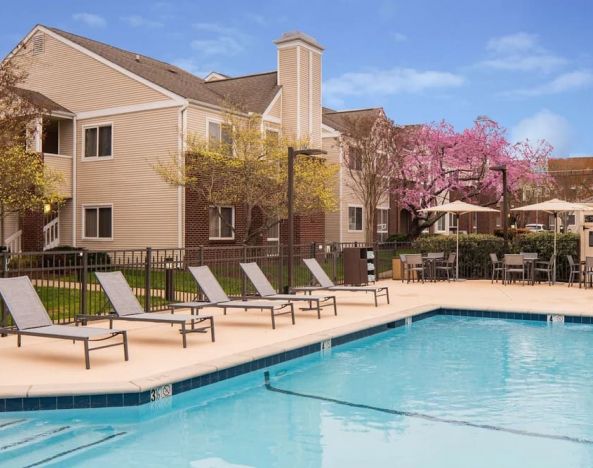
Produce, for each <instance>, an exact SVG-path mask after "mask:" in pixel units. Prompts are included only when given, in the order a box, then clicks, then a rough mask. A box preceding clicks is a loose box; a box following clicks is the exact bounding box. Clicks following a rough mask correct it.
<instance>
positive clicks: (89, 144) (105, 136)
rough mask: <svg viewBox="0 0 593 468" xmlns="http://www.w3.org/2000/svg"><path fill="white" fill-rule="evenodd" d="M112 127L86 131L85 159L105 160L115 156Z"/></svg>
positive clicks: (88, 128)
mask: <svg viewBox="0 0 593 468" xmlns="http://www.w3.org/2000/svg"><path fill="white" fill-rule="evenodd" d="M112 137H113V132H112V126H111V125H98V126H96V127H86V128H85V129H84V157H85V158H105V157H110V156H113V152H112V147H113V144H112V143H113V142H112Z"/></svg>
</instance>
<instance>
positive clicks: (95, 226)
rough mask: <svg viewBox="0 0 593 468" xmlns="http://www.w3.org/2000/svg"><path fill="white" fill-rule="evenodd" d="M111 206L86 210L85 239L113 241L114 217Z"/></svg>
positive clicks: (87, 208) (86, 208)
mask: <svg viewBox="0 0 593 468" xmlns="http://www.w3.org/2000/svg"><path fill="white" fill-rule="evenodd" d="M112 214H113V213H112V208H111V207H110V206H105V207H103V206H93V207H85V208H84V238H85V239H111V238H112V237H113V230H112V226H113V217H112Z"/></svg>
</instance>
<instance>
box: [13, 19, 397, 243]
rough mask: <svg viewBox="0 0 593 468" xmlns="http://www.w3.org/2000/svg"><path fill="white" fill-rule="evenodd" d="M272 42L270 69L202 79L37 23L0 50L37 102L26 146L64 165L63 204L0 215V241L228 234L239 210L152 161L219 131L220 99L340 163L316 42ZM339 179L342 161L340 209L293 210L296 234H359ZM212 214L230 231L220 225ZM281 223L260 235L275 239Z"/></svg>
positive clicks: (192, 238)
mask: <svg viewBox="0 0 593 468" xmlns="http://www.w3.org/2000/svg"><path fill="white" fill-rule="evenodd" d="M275 45H276V54H277V69H276V70H275V71H271V72H267V73H261V74H255V75H248V76H240V77H228V76H226V75H223V74H221V73H216V72H213V73H211V74H210V75H208V76H207V77H206V78H205V79H201V78H199V77H197V76H194V75H192V74H191V73H188V72H186V71H184V70H182V69H181V68H179V67H176V66H174V65H170V64H167V63H164V62H161V61H158V60H155V59H152V58H150V57H147V56H144V55H141V54H139V53H135V52H129V51H125V50H122V49H119V48H116V47H113V46H110V45H107V44H103V43H101V42H97V41H94V40H91V39H88V38H85V37H81V36H78V35H75V34H71V33H68V32H65V31H61V30H59V29H56V28H50V27H46V26H42V25H38V26H36V27H34V28H33V29H32V31H31V32H29V34H27V36H26V37H25V38H24V39H23V40H22V42H21V43H20V44H19V45H18V46H17V47H16V48H15V49H14V50H13V51H12V52H11V54H9V56H8V57H7V58H6V59H8V60H19V61H20V63H22V64H23V66H25V67H26V70H27V72H28V78H27V80H26V82H25V83H23V84H22V88H23V89H22V91H21V92H22V93H23V96H24V97H25V98H27V99H31V100H34V101H35V102H37V103H39V104H40V105H41V106H42V107H43V108H44V109H45V114H44V117H43V119H41V121H40V122H37V125H38V128H39V130H40V131H38V132H35V141H34V145H35V149H36V150H37V151H38V152H40V153H41V154H42V155H43V158H44V161H45V163H46V164H47V165H48V166H49V167H52V168H55V169H57V170H59V171H60V172H61V173H62V174H63V176H64V184H63V186H62V194H63V197H64V202H63V203H62V204H61V205H60V206H59V207H56V208H55V209H52V210H49V212H48V213H45V214H43V215H42V214H28V215H26V216H25V215H22V214H21V215H18V216H17V215H14V216H12V217H11V218H10V219H8V222H7V223H6V231H7V232H5V236H6V238H7V245H8V247H9V248H10V249H11V250H12V251H17V250H40V249H48V248H52V247H55V246H59V245H62V246H64V245H69V246H73V247H84V248H89V249H100V250H111V249H123V248H142V247H146V246H151V247H154V248H164V247H169V248H170V247H186V246H187V247H190V246H197V245H205V244H214V245H217V244H222V245H225V244H233V243H235V237H240V236H238V235H236V233H239V232H240V231H241V229H243V228H244V227H243V224H244V223H243V218H242V217H243V215H244V213H243V209H242V207H240V206H219V207H212V206H208V205H207V204H206V203H205V202H204V200H200V199H199V197H198V196H197V195H195V194H193V193H191V192H186V191H185V190H184V189H182V188H177V187H173V186H171V185H169V184H167V183H166V182H164V181H163V180H162V179H161V178H160V176H159V175H158V174H157V173H156V171H155V170H154V165H155V163H156V162H157V161H159V160H163V159H167V158H170V157H171V156H172V155H173V157H179V158H183V154H184V147H185V142H186V139H187V137H188V135H191V134H196V135H199V136H201V137H203V138H207V139H210V140H212V139H214V140H219V139H222V138H224V128H223V127H224V126H223V122H224V115H225V110H226V108H225V106H228V103H229V102H234V103H238V104H240V106H241V109H242V110H244V111H245V112H246V113H247V112H249V113H257V114H260V115H262V120H263V124H262V131H270V132H284V133H285V134H287V135H290V136H292V137H294V138H296V139H307V140H308V141H309V142H310V145H311V147H323V148H324V149H326V150H327V151H328V159H329V160H331V161H335V162H342V158H341V151H343V150H342V148H341V144H340V128H339V125H337V124H336V122H338V121H339V114H340V113H339V112H333V111H328V110H325V111H324V110H323V109H322V104H321V102H322V79H321V76H322V57H323V47H322V46H321V45H320V44H318V43H317V41H316V40H315V39H313V38H311V37H310V36H307V35H305V34H303V33H299V32H293V33H287V34H284V35H283V36H282V37H281V38H280V39H278V40H276V41H275ZM330 114H331V115H330ZM336 127H338V128H336ZM175 155H176V156H175ZM346 176H347V171H344V170H341V171H340V177H339V180H338V182H337V187H336V194H337V195H338V197H339V200H340V203H339V210H338V211H337V212H336V213H328V214H325V215H324V214H320V215H318V216H314V217H306V218H300V219H298V220H297V222H296V223H295V225H296V231H295V240H296V242H297V243H299V242H301V243H306V242H312V241H317V242H323V241H343V242H346V241H362V240H364V232H362V226H363V225H364V223H362V217H363V216H364V213H362V211H361V210H360V209H359V208H360V203H359V202H358V201H357V199H356V197H355V196H354V195H353V194H352V193H351V192H350V191H349V189H348V188H347V184H346V183H345V177H346ZM388 207H389V206H388V204H386V205H385V206H382V207H379V208H380V209H382V210H387V209H388ZM217 211H218V212H220V214H221V215H222V216H223V217H225V219H228V220H229V222H231V223H232V224H233V225H234V228H235V230H234V231H233V230H231V229H228V228H227V227H226V226H224V225H221V224H222V223H221V222H220V218H219V216H217V215H216V214H217ZM213 214H214V216H213ZM382 216H383V214H382ZM387 216H388V214H387V212H386V211H385V215H384V217H381V218H380V220H382V221H380V224H381V229H382V227H383V225H385V226H386V225H387V219H386V218H387ZM282 229H283V226H282V225H281V228H280V230H277V232H275V233H269V234H268V236H267V237H266V238H264V239H262V243H274V242H280V241H281V238H282V237H283V234H282V232H281V230H282ZM383 234H386V230H385V232H381V233H380V235H381V236H382V235H383Z"/></svg>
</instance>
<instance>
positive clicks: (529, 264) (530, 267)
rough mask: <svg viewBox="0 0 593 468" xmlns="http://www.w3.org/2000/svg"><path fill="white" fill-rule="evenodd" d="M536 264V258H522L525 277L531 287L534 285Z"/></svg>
mask: <svg viewBox="0 0 593 468" xmlns="http://www.w3.org/2000/svg"><path fill="white" fill-rule="evenodd" d="M536 262H537V257H526V258H523V263H524V264H525V266H526V268H527V275H528V278H529V283H530V284H531V285H532V286H533V285H535V263H536Z"/></svg>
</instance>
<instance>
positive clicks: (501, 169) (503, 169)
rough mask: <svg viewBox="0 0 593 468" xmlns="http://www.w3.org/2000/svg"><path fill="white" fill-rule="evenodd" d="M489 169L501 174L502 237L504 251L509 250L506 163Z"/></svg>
mask: <svg viewBox="0 0 593 468" xmlns="http://www.w3.org/2000/svg"><path fill="white" fill-rule="evenodd" d="M490 170H491V171H497V172H500V173H501V174H502V237H503V238H504V253H508V251H509V228H508V224H509V220H508V217H509V200H508V189H507V167H506V165H504V164H503V165H500V166H492V167H491V168H490Z"/></svg>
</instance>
